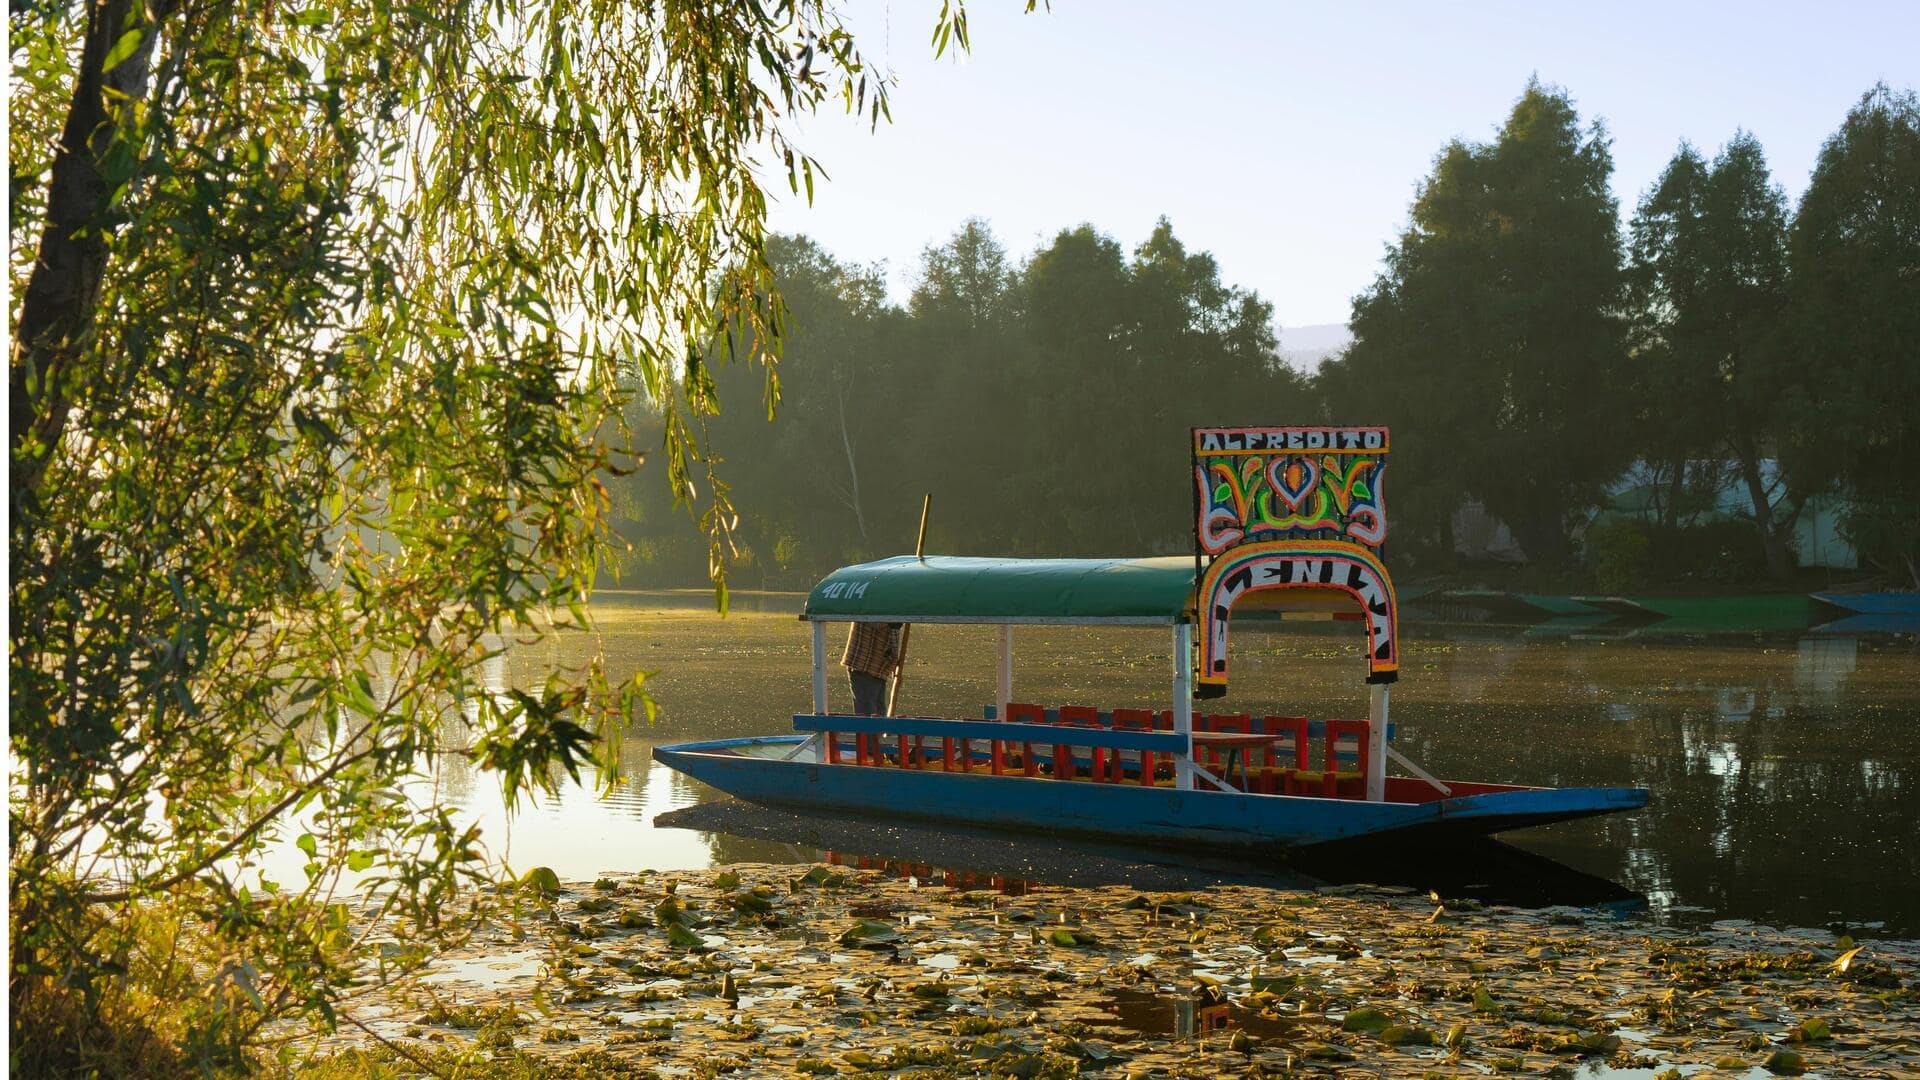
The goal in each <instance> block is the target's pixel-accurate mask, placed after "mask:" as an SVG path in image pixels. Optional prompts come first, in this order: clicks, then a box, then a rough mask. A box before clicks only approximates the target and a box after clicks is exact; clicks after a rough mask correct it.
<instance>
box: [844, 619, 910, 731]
mask: <svg viewBox="0 0 1920 1080" xmlns="http://www.w3.org/2000/svg"><path fill="white" fill-rule="evenodd" d="M840 663H841V664H842V665H844V666H845V667H846V669H847V681H848V682H849V683H851V684H852V685H853V713H854V715H855V716H879V715H881V714H882V713H884V712H886V711H887V680H889V679H891V678H893V673H894V672H895V671H897V670H899V668H900V624H899V623H876V622H857V623H854V624H852V626H851V627H850V628H849V629H848V631H847V651H846V655H844V656H842V657H841V658H840Z"/></svg>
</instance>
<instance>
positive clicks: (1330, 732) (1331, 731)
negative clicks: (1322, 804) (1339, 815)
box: [1320, 720, 1372, 798]
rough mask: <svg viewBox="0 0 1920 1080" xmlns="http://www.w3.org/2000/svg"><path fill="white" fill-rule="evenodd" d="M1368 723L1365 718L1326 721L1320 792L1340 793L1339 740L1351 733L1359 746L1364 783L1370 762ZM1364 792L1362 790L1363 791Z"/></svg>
mask: <svg viewBox="0 0 1920 1080" xmlns="http://www.w3.org/2000/svg"><path fill="white" fill-rule="evenodd" d="M1370 726H1371V725H1369V724H1368V723H1367V722H1366V721H1365V720H1329V721H1327V760H1326V770H1325V771H1324V772H1322V773H1321V774H1320V794H1322V795H1324V796H1326V797H1328V798H1332V797H1334V796H1335V795H1338V794H1340V793H1341V792H1340V780H1341V776H1340V771H1339V770H1340V758H1339V753H1340V740H1341V739H1343V738H1345V737H1347V736H1349V735H1352V736H1354V742H1355V743H1356V744H1357V745H1358V747H1359V758H1360V779H1361V783H1362V784H1363V785H1364V784H1365V783H1366V776H1367V766H1368V765H1370V764H1372V762H1371V760H1370V755H1371V754H1372V748H1371V747H1370V746H1369V745H1368V739H1367V733H1368V728H1369V727H1370ZM1363 793H1364V792H1363Z"/></svg>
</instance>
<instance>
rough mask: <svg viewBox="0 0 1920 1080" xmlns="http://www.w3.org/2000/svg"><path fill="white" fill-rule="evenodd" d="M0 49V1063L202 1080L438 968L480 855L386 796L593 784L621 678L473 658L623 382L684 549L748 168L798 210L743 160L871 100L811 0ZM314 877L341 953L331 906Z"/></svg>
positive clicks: (312, 17)
mask: <svg viewBox="0 0 1920 1080" xmlns="http://www.w3.org/2000/svg"><path fill="white" fill-rule="evenodd" d="M10 30H11V48H12V58H13V73H14V82H13V92H12V95H11V97H10V101H9V118H10V121H11V129H10V143H9V154H10V160H11V167H12V172H13V181H12V182H13V187H12V192H13V201H12V210H11V214H10V218H9V230H10V240H11V251H12V258H11V262H10V266H9V270H10V273H11V283H12V286H13V296H14V298H15V299H14V304H13V308H12V311H11V312H10V319H11V324H12V330H13V337H14V346H13V351H12V355H11V358H10V380H9V383H10V386H9V389H10V403H9V409H10V419H11V422H12V437H11V442H10V450H11V454H12V457H11V481H10V492H9V494H10V507H11V522H10V526H9V541H10V545H9V565H10V571H11V585H10V588H11V601H12V607H11V616H10V625H9V635H10V645H11V650H10V659H9V675H10V687H9V709H10V714H11V731H10V740H11V741H10V749H11V751H12V761H11V765H10V769H11V781H12V783H11V786H10V796H9V805H8V811H9V829H10V841H11V853H10V862H9V881H8V891H9V899H10V903H11V913H10V919H9V928H10V929H9V932H10V936H11V945H12V957H13V968H12V971H11V973H10V984H9V990H10V1003H11V1007H12V1009H11V1015H12V1025H13V1042H12V1054H13V1064H14V1065H15V1066H16V1067H18V1068H19V1069H21V1070H22V1071H28V1072H50V1071H58V1070H62V1069H74V1070H84V1069H87V1068H94V1069H102V1068H104V1069H105V1070H106V1071H108V1072H112V1071H115V1066H114V1065H113V1064H111V1063H108V1064H104V1065H103V1064H101V1063H100V1062H99V1061H98V1059H96V1058H90V1057H89V1055H90V1054H97V1053H99V1052H102V1049H103V1048H105V1047H109V1046H125V1045H127V1043H126V1040H124V1039H117V1038H115V1037H112V1036H111V1035H110V1034H102V1032H103V1030H104V1029H103V1028H102V1025H103V1024H105V1023H107V1022H109V1021H110V1020H113V1021H116V1022H119V1023H122V1024H130V1025H133V1026H135V1027H138V1026H141V1025H145V1026H147V1027H149V1028H150V1029H151V1031H152V1033H153V1035H154V1040H155V1041H157V1043H164V1044H171V1045H172V1046H173V1047H175V1048H176V1049H180V1048H184V1049H185V1050H186V1051H190V1052H191V1054H192V1055H193V1056H194V1057H195V1058H197V1059H198V1060H199V1061H200V1063H201V1065H202V1067H203V1068H220V1067H229V1066H238V1065H241V1064H243V1063H244V1060H245V1059H246V1057H247V1056H248V1054H249V1053H250V1049H249V1048H250V1046H251V1045H252V1041H253V1040H254V1038H255V1036H256V1035H257V1033H258V1032H259V1030H260V1026H261V1025H262V1024H263V1023H265V1022H267V1021H269V1020H271V1019H273V1018H276V1017H283V1016H288V1015H305V1016H307V1017H310V1018H313V1019H315V1020H317V1021H319V1022H322V1023H332V1022H334V1021H335V1020H336V1017H337V1016H338V1015H339V1010H340V1008H341V1006H342V1003H344V1002H347V1001H350V1000H351V996H352V994H353V993H354V992H356V991H355V990H354V989H353V988H355V987H363V986H364V985H365V984H366V980H367V979H368V978H369V977H373V976H378V975H382V974H388V973H391V971H392V970H394V969H395V968H396V967H402V968H404V967H407V966H409V965H412V964H415V963H417V962H418V961H419V960H420V959H421V958H422V956H423V955H424V954H425V951H426V950H428V949H430V948H431V947H432V946H433V945H434V944H436V943H440V942H444V941H447V940H449V939H450V938H451V937H452V936H454V935H456V934H457V933H458V927H459V926H460V925H461V924H462V922H463V919H462V918H461V913H462V912H464V911H465V910H466V909H465V908H463V907H458V906H456V905H455V904H454V903H453V902H452V901H453V897H454V896H455V895H456V889H457V887H458V886H460V885H462V884H466V883H471V882H473V881H477V880H479V879H481V878H482V877H483V876H486V875H488V874H490V873H491V870H490V869H489V863H488V861H487V859H486V858H485V856H484V849H483V844H482V840H483V838H481V837H479V836H478V835H476V834H475V833H474V831H473V830H472V829H470V828H468V827H466V826H464V825H463V824H462V823H461V822H460V820H459V819H458V818H457V817H456V816H455V815H454V814H453V813H452V812H451V811H450V810H448V809H447V808H445V807H441V806H435V805H433V804H432V803H431V802H428V803H426V804H421V803H420V802H418V801H417V800H415V799H414V798H412V797H410V793H409V791H408V789H407V786H406V783H405V778H406V777H407V776H408V775H409V774H410V773H412V772H413V771H415V770H417V769H419V768H422V767H423V766H425V765H426V764H427V763H428V761H429V760H430V759H431V758H432V757H433V756H434V755H435V754H439V753H460V754H464V755H467V756H469V757H471V758H472V759H473V760H474V761H475V762H476V763H477V764H478V765H479V766H482V767H484V768H485V769H488V770H491V771H492V772H493V773H494V774H496V775H497V776H498V777H499V778H500V780H501V782H502V783H503V784H504V785H505V787H506V789H507V791H508V793H509V795H512V794H514V793H517V792H520V791H523V790H525V789H527V788H529V787H538V786H541V785H545V784H550V783H552V782H553V781H554V779H555V777H556V776H557V775H559V774H560V773H562V772H576V771H577V770H579V769H581V768H584V767H587V766H588V765H598V766H600V767H602V769H603V770H605V769H606V768H607V767H610V766H611V764H612V763H613V762H614V761H615V760H616V758H615V756H614V754H613V753H611V752H610V750H611V745H610V743H609V742H608V741H606V740H605V738H596V736H601V737H608V736H612V735H614V734H616V733H617V732H618V730H619V728H620V727H621V725H622V724H624V723H625V722H626V720H627V719H628V718H629V717H630V716H631V715H632V714H633V712H634V710H636V709H638V708H641V707H642V704H643V701H642V696H643V695H642V690H641V688H640V687H639V686H638V685H637V683H627V684H624V685H614V684H613V681H612V680H609V679H608V678H607V677H605V675H604V673H602V672H601V671H600V670H598V669H597V667H595V666H591V665H590V666H589V667H588V668H586V669H584V670H578V671H570V672H556V673H554V674H553V675H552V676H551V677H549V678H547V679H546V680H544V681H543V682H541V683H540V684H538V685H533V686H509V687H501V686H491V685H487V684H486V683H485V681H484V679H482V678H481V676H480V674H479V670H480V666H481V665H482V664H483V663H484V662H485V661H486V660H488V659H489V658H490V657H493V656H496V655H497V654H498V653H499V652H500V650H501V649H502V648H503V642H505V641H507V640H510V639H513V638H527V637H535V636H538V635H540V634H542V633H545V632H548V631H547V630H546V629H544V628H546V627H549V626H551V625H553V623H554V620H556V619H557V621H558V622H559V623H560V624H567V623H578V622H579V621H581V620H582V619H583V618H584V615H583V613H582V611H581V602H582V601H583V600H584V599H585V598H586V596H587V593H588V590H589V588H590V587H591V584H592V582H593V575H594V571H595V568H596V566H597V565H598V563H599V561H600V559H601V557H602V555H603V544H604V540H605V515H606V494H605V484H604V481H605V478H606V477H608V476H609V475H611V474H613V473H615V472H617V471H619V470H620V469H621V468H623V467H625V466H624V465H623V461H624V460H625V459H624V458H623V457H622V454H621V448H620V446H619V445H618V442H619V440H618V439H614V440H612V441H611V442H610V441H609V440H608V439H607V438H606V437H605V436H606V433H607V432H608V430H609V424H610V423H613V422H614V421H615V419H616V418H617V416H618V413H619V408H620V402H621V397H622V393H623V388H625V387H637V388H639V390H640V392H642V393H644V394H645V395H646V396H647V397H648V398H649V399H651V400H652V401H653V402H654V403H655V404H656V408H657V410H658V416H659V420H660V430H661V432H662V442H663V447H662V449H663V455H662V456H663V457H664V459H665V469H664V472H665V473H666V482H667V483H668V484H669V485H670V486H671V487H672V488H673V489H674V490H675V491H676V492H677V493H678V494H679V495H680V496H681V497H683V498H686V499H696V498H697V499H699V500H700V501H701V504H702V506H703V507H704V519H705V521H704V523H705V526H706V531H707V533H708V539H709V545H710V547H711V548H712V549H713V550H714V551H715V552H716V553H719V552H723V551H724V549H725V546H726V544H727V543H728V535H729V530H730V529H731V527H732V524H733V522H734V520H735V514H734V512H733V510H732V507H731V506H730V505H729V503H728V500H727V498H726V496H725V490H724V488H722V487H720V486H718V485H717V484H715V483H714V482H713V480H712V478H710V477H709V476H708V475H707V468H708V466H709V465H710V464H711V462H710V459H706V458H703V456H702V450H701V446H700V442H699V437H698V424H699V421H700V420H701V418H703V417H706V416H708V415H710V414H711V413H712V412H713V410H714V409H715V408H716V403H715V400H714V395H713V392H712V391H713V381H712V378H711V376H710V373H709V370H708V364H707V363H706V358H707V357H709V356H713V355H718V356H725V355H726V354H727V351H728V349H727V348H726V345H729V344H730V345H731V346H732V349H733V351H734V352H735V353H737V354H738V356H739V358H740V359H744V360H751V361H761V362H766V363H769V364H770V363H771V361H772V359H773V357H774V350H775V349H776V348H777V345H778V341H779V331H780V326H781V317H780V311H781V309H780V305H779V302H778V300H777V297H776V295H775V293H774V292H773V290H772V289H771V288H770V286H771V284H772V282H771V280H770V275H769V270H768V266H767V260H766V257H765V243H764V233H765V215H766V208H767V201H768V199H769V197H770V196H769V192H768V191H767V190H766V189H765V188H764V187H763V178H767V177H777V178H778V180H779V181H781V182H782V186H785V187H787V188H789V190H790V191H791V192H792V193H793V194H794V196H795V197H798V195H799V193H800V192H802V191H810V190H811V188H812V185H813V181H814V176H815V174H816V173H817V172H818V168H817V166H816V164H815V163H814V162H813V161H812V160H811V159H810V158H808V157H807V156H806V155H805V154H804V152H802V151H801V150H800V149H799V148H798V147H796V146H795V145H794V144H793V142H792V141H791V140H790V138H789V134H790V132H789V129H788V128H787V127H786V126H785V125H787V124H788V123H789V121H790V118H791V117H793V116H794V115H796V114H799V113H805V112H808V111H812V110H815V109H818V108H820V107H822V106H829V105H830V106H835V107H839V106H844V107H845V108H847V109H848V110H849V111H854V112H858V113H860V114H861V115H862V116H863V118H864V119H866V120H868V121H870V122H874V123H877V122H878V120H879V119H880V118H882V117H883V116H885V115H886V111H887V101H886V80H885V79H884V78H882V77H881V76H880V75H879V74H878V73H876V72H874V71H873V70H871V69H870V68H869V66H868V64H867V63H866V61H865V60H864V59H863V57H862V55H861V53H860V52H859V50H858V48H857V47H856V44H855V41H854V39H853V36H852V35H851V33H850V32H849V29H848V27H847V26H846V25H844V23H843V22H842V20H841V18H840V16H839V14H838V11H837V8H836V7H835V6H833V5H830V4H828V3H825V2H824V0H787V2H783V3H778V4H761V3H757V2H751V0H749V2H743V3H739V4H718V5H716V4H704V3H690V2H685V0H662V2H659V3H653V4H641V5H628V4H616V3H602V2H579V0H536V2H534V3H530V4H508V3H504V2H500V0H495V2H482V3H467V4H453V5H425V6H422V5H413V4H398V3H391V2H388V0H372V2H371V3H367V4H355V5H347V4H338V3H330V2H327V0H315V2H311V3H299V4H283V3H257V4H246V3H241V4H231V3H205V4H194V3H182V2H175V0H162V2H159V3H136V2H134V0H99V2H93V3H86V4H78V3H59V2H55V3H40V4H28V5H14V6H13V9H12V12H11V15H10ZM965 35H966V23H965V15H964V11H963V9H961V8H960V7H959V5H958V4H957V3H955V4H952V5H951V6H949V5H945V4H943V5H942V8H941V11H940V14H939V17H938V20H937V24H936V40H937V42H938V43H939V44H940V45H941V46H942V47H945V45H947V44H948V43H950V42H955V41H957V42H958V43H959V44H961V45H964V44H965ZM729 331H734V332H733V333H732V334H731V335H730V334H729ZM716 343H719V344H716ZM709 346H711V347H709ZM769 370H771V369H769ZM775 393H777V387H769V391H768V394H769V402H771V400H772V398H773V396H774V395H775ZM555 613H557V614H555ZM648 707H649V708H650V706H648ZM602 775H609V774H608V773H607V772H605V771H603V773H602ZM296 821H297V822H298V824H290V823H292V822H296ZM289 829H290V830H291V832H292V833H293V834H295V835H286V832H287V831H288V830H289ZM276 840H284V841H291V842H293V843H294V844H297V849H298V850H299V851H300V852H302V853H303V855H304V859H305V862H306V865H305V869H304V871H302V872H297V874H296V875H295V877H294V879H293V880H270V879H269V878H268V877H267V875H266V874H265V873H264V871H262V869H261V868H260V865H259V860H260V858H261V856H262V854H263V852H264V851H266V850H267V848H268V847H269V846H270V845H272V844H273V843H275V842H276ZM349 873H357V874H359V875H361V881H360V884H362V885H364V886H366V887H367V888H368V890H369V893H368V895H369V896H371V897H372V898H373V900H374V902H375V905H376V906H375V911H376V912H377V914H378V915H379V916H380V920H379V921H375V922H371V923H364V924H363V923H359V922H350V921H348V920H347V919H346V917H345V915H344V914H343V909H342V908H341V907H339V906H338V905H336V904H333V903H330V902H329V900H330V898H331V897H332V895H333V890H334V889H335V887H336V886H338V885H339V884H340V883H341V881H342V877H343V875H344V874H349ZM466 895H467V896H468V897H469V898H470V897H471V896H472V895H473V894H472V893H470V892H469V893H467V894H466ZM396 923H397V924H398V925H395V924H396ZM382 935H390V936H386V937H384V939H382V937H381V936H382ZM376 945H381V947H379V948H376V947H375V946H376ZM206 958H217V959H218V960H219V962H218V963H211V962H206V963H203V962H201V961H202V960H203V959H206ZM156 1002H170V1003H171V1011H166V1010H159V1009H154V1010H151V1011H149V1012H148V1013H142V1011H141V1010H142V1009H143V1008H144V1007H145V1005H153V1004H154V1003H156ZM143 1003H145V1005H143ZM162 1012H165V1013H166V1015H164V1016H163V1015H161V1013H162Z"/></svg>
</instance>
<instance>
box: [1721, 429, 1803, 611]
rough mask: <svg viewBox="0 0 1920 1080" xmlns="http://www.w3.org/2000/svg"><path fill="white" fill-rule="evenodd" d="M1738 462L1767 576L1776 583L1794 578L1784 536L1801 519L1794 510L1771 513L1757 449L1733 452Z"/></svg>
mask: <svg viewBox="0 0 1920 1080" xmlns="http://www.w3.org/2000/svg"><path fill="white" fill-rule="evenodd" d="M1735 456H1736V457H1738V458H1739V459H1740V477H1741V479H1743V480H1745V481H1746V484H1747V498H1748V500H1749V501H1751V502H1752V503H1753V523H1754V526H1755V527H1756V528H1757V529H1759V530H1760V547H1761V550H1762V551H1763V552H1764V553H1765V554H1766V558H1767V577H1769V578H1771V579H1773V580H1774V581H1776V582H1785V581H1787V580H1789V579H1790V578H1792V577H1793V552H1792V550H1791V549H1789V548H1788V546H1787V534H1788V531H1789V530H1791V529H1792V527H1793V520H1794V519H1795V518H1797V517H1799V516H1800V514H1799V510H1798V508H1797V507H1796V508H1795V509H1794V510H1793V511H1792V512H1790V513H1788V514H1786V515H1784V516H1779V515H1776V514H1775V513H1774V512H1773V503H1772V501H1771V500H1769V499H1768V498H1767V485H1766V481H1764V480H1763V479H1762V478H1761V476H1760V451H1759V449H1758V448H1757V447H1753V446H1743V447H1738V448H1736V449H1735Z"/></svg>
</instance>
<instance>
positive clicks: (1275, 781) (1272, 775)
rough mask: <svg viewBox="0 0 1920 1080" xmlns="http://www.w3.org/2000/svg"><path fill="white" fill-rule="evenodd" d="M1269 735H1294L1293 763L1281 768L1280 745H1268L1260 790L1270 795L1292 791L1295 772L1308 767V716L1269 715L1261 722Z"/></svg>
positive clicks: (1262, 763)
mask: <svg viewBox="0 0 1920 1080" xmlns="http://www.w3.org/2000/svg"><path fill="white" fill-rule="evenodd" d="M1260 726H1261V728H1262V729H1263V730H1264V731H1265V732H1266V733H1267V734H1268V735H1279V734H1282V733H1286V734H1290V735H1292V736H1293V764H1292V766H1291V767H1290V768H1286V769H1283V768H1280V766H1279V756H1278V747H1275V746H1268V747H1267V751H1266V756H1265V760H1264V761H1262V762H1261V767H1260V790H1261V791H1262V792H1264V793H1265V794H1268V795H1273V794H1277V793H1279V792H1283V791H1284V792H1287V793H1291V792H1292V780H1293V776H1292V774H1293V773H1297V772H1305V771H1306V769H1307V754H1308V750H1307V718H1306V717H1304V716H1268V717H1264V718H1263V719H1262V720H1261V722H1260Z"/></svg>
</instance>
